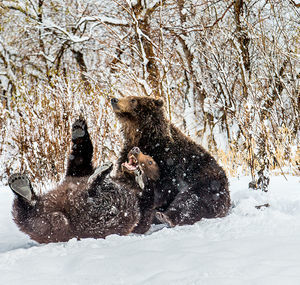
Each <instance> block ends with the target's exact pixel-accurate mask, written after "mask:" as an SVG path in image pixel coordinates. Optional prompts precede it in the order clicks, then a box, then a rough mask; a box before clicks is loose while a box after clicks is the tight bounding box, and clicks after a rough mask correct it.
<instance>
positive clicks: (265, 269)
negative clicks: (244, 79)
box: [0, 176, 300, 285]
mask: <svg viewBox="0 0 300 285" xmlns="http://www.w3.org/2000/svg"><path fill="white" fill-rule="evenodd" d="M287 179H288V181H286V180H285V178H284V177H272V179H271V185H270V190H269V192H268V193H262V192H260V191H253V190H251V191H250V190H248V188H247V184H248V182H249V180H250V179H249V177H241V178H240V179H237V178H234V179H231V184H230V189H231V196H232V201H233V207H232V210H231V213H230V214H229V215H228V216H227V217H225V218H222V219H212V220H202V221H200V222H198V223H197V224H195V225H193V226H183V227H175V228H173V229H170V228H165V227H162V226H155V227H153V228H152V229H151V230H150V232H149V233H148V234H147V235H130V236H117V235H113V236H109V237H107V238H106V239H98V240H95V239H85V240H81V241H77V240H76V239H72V240H70V241H69V242H66V243H57V244H48V245H40V244H37V243H35V242H33V241H31V240H30V239H29V238H28V237H27V236H26V235H25V234H23V233H21V232H20V231H19V230H18V228H17V227H16V226H15V224H14V222H13V220H12V216H11V208H12V200H13V194H12V193H11V191H10V190H9V188H8V187H7V186H2V187H0V284H8V285H13V284H22V285H26V284H30V285H34V284H39V285H41V284H42V285H48V284H49V285H56V284H63V285H68V284H72V285H77V284H89V285H90V284H100V285H105V284H180V285H182V284H201V285H202V284H204V285H205V284H229V285H232V284H239V285H240V284H243V285H245V284H251V285H252V284H264V285H268V284H272V285H276V284H280V285H282V284H287V285H289V284H297V285H298V284H300V184H299V182H300V178H299V177H292V176H288V177H287ZM266 203H268V204H270V207H262V208H260V209H257V208H255V206H259V205H263V204H266Z"/></svg>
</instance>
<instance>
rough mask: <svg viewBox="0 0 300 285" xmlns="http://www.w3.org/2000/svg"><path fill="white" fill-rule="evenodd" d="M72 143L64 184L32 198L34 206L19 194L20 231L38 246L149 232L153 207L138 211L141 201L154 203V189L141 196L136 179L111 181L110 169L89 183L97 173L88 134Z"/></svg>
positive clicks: (15, 208)
mask: <svg viewBox="0 0 300 285" xmlns="http://www.w3.org/2000/svg"><path fill="white" fill-rule="evenodd" d="M73 143H74V144H73V147H72V152H71V155H70V158H69V161H68V169H67V175H66V177H65V179H64V181H63V182H62V184H61V185H59V186H58V187H57V188H56V189H53V190H52V191H50V192H48V193H46V194H44V195H40V196H37V195H33V199H32V201H30V202H29V201H27V200H25V199H24V198H22V197H21V196H18V195H17V196H16V198H15V200H14V205H13V217H14V220H15V222H16V224H17V225H18V227H19V228H20V230H21V231H23V232H24V233H26V234H28V235H29V236H30V237H31V238H32V239H33V240H35V241H37V242H39V243H49V242H63V241H68V240H69V239H71V238H74V237H75V238H89V237H90V238H104V237H106V236H108V235H110V234H118V235H127V234H129V233H130V232H132V231H133V230H134V228H136V230H135V232H140V233H142V232H145V231H147V230H148V229H149V227H150V224H151V222H149V221H148V220H152V215H153V207H152V209H150V208H151V207H149V204H148V205H147V209H146V208H144V209H143V208H141V211H140V207H139V204H140V203H139V200H140V198H141V197H146V198H143V201H144V200H145V199H148V196H149V197H150V198H149V199H152V202H151V203H152V205H153V194H151V193H150V192H149V190H150V188H149V187H146V189H145V192H141V189H140V188H139V186H138V185H137V184H136V182H135V180H134V177H131V176H130V175H128V174H126V177H125V176H123V175H119V176H118V177H116V178H111V177H110V176H109V175H108V172H110V170H108V171H106V173H103V174H102V175H99V176H98V177H96V178H95V180H94V181H93V182H91V183H88V178H89V176H87V175H86V174H91V173H92V172H93V169H92V163H91V158H92V155H93V147H92V144H91V141H90V138H89V135H88V132H87V130H86V131H85V136H84V137H83V138H77V139H75V140H73ZM79 150H80V151H79ZM145 181H147V178H145ZM146 186H147V183H146ZM151 211H152V212H151ZM140 217H142V218H141V219H140Z"/></svg>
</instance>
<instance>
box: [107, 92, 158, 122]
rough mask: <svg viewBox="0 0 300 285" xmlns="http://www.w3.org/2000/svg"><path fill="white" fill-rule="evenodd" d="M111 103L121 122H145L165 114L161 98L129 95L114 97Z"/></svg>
mask: <svg viewBox="0 0 300 285" xmlns="http://www.w3.org/2000/svg"><path fill="white" fill-rule="evenodd" d="M111 104H112V107H113V110H114V112H115V114H116V116H117V117H118V119H119V120H120V121H121V122H126V121H131V122H145V121H149V119H151V118H155V117H162V116H163V115H164V111H163V108H162V107H163V101H162V100H161V99H154V98H151V97H137V96H129V97H124V98H119V99H117V98H112V99H111Z"/></svg>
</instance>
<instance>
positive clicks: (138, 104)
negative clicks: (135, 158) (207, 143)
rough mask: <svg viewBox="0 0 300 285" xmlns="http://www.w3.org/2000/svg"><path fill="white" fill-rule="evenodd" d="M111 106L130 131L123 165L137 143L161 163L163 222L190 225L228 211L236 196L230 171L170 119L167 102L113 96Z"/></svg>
mask: <svg viewBox="0 0 300 285" xmlns="http://www.w3.org/2000/svg"><path fill="white" fill-rule="evenodd" d="M111 104H112V107H113V110H114V112H115V114H116V116H117V118H118V119H119V121H120V122H121V124H122V131H123V135H124V146H123V149H122V151H121V154H120V159H119V161H118V164H119V166H120V165H121V164H122V163H123V162H124V161H125V160H126V157H127V153H128V151H129V150H130V149H131V148H132V147H133V146H138V147H139V148H140V149H141V151H142V152H144V153H146V154H148V155H150V156H151V157H153V159H154V160H155V161H156V162H157V164H158V166H159V169H160V179H159V180H158V181H157V183H156V189H155V206H156V208H157V210H158V212H157V214H156V217H157V218H158V219H159V220H160V221H161V222H163V223H167V224H168V225H169V226H175V225H186V224H193V223H195V222H197V221H199V220H201V218H217V217H224V216H225V215H226V214H227V213H228V211H229V209H230V194H229V190H228V180H227V177H226V174H225V172H224V170H223V169H222V167H221V166H219V165H218V163H217V162H216V160H215V159H214V158H213V157H212V156H211V155H210V154H209V153H208V152H207V151H206V150H204V148H203V147H201V146H200V145H198V144H196V143H195V142H193V141H192V140H191V139H190V138H188V137H187V136H185V135H184V134H183V133H182V132H181V131H179V129H177V128H176V127H175V126H173V125H172V124H171V123H170V122H169V121H168V120H167V119H166V117H165V115H164V108H163V101H162V100H157V99H153V98H150V97H135V96H130V97H125V98H121V99H116V98H112V99H111Z"/></svg>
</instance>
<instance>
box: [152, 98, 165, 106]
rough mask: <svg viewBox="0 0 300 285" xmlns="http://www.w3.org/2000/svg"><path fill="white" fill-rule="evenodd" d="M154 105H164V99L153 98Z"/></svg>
mask: <svg viewBox="0 0 300 285" xmlns="http://www.w3.org/2000/svg"><path fill="white" fill-rule="evenodd" d="M154 103H155V106H157V107H162V106H163V105H164V101H163V100H161V99H156V100H154Z"/></svg>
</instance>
